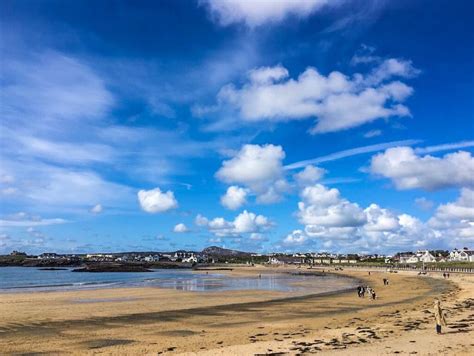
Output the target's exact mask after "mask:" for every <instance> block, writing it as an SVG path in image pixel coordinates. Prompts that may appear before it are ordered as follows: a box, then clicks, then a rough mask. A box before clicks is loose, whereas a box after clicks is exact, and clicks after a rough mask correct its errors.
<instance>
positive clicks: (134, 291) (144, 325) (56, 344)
mask: <svg viewBox="0 0 474 356" xmlns="http://www.w3.org/2000/svg"><path fill="white" fill-rule="evenodd" d="M284 270H285V271H288V272H296V271H297V269H291V268H289V269H284ZM199 272H203V271H199ZM268 272H271V273H275V272H283V269H281V268H279V269H272V270H269V269H268V268H267V267H263V268H255V269H252V270H248V269H246V270H237V271H236V270H234V271H228V272H226V274H228V275H229V276H239V275H242V274H249V273H250V274H253V275H255V274H256V273H268ZM315 272H316V271H315ZM371 272H372V273H371V275H370V276H369V275H368V274H367V272H361V271H359V270H358V271H351V270H348V269H345V270H344V271H342V272H332V271H331V274H335V275H339V276H344V275H349V276H351V277H353V278H358V279H360V280H362V281H363V283H364V285H366V284H370V285H371V286H374V287H375V289H376V291H377V294H378V295H379V299H378V300H375V301H371V300H368V298H365V299H364V300H362V299H361V298H358V297H357V295H356V292H355V290H353V289H349V290H346V291H339V292H329V293H325V294H316V295H314V294H309V295H303V296H295V295H293V296H289V295H288V293H283V292H265V291H263V292H262V291H258V292H255V291H233V292H218V293H214V292H212V293H206V292H203V293H201V292H200V293H194V292H184V291H174V290H163V289H158V288H117V289H103V290H94V291H92V290H83V291H68V292H52V293H33V295H29V294H26V295H25V294H20V293H19V294H15V296H16V298H15V297H12V295H10V294H2V295H0V308H3V310H4V311H6V313H5V320H4V321H0V336H1V337H0V348H1V349H2V350H5V351H6V352H7V353H22V352H27V351H28V350H36V351H37V352H50V353H54V352H56V353H73V354H84V353H85V354H93V353H95V352H99V351H100V352H101V353H104V354H117V353H129V354H157V353H159V352H162V353H177V354H180V353H183V354H189V355H195V354H203V355H216V354H221V355H241V354H255V353H264V354H265V353H275V352H284V353H287V354H296V353H305V352H313V351H324V352H333V351H336V350H337V351H338V352H341V351H342V350H343V349H344V350H347V351H348V352H351V353H352V354H353V353H354V352H356V353H357V352H359V351H360V352H362V353H360V354H364V353H363V351H364V350H366V351H367V352H366V353H365V354H372V353H375V351H374V350H371V349H370V347H373V345H379V346H380V344H386V343H390V342H392V341H393V340H396V339H397V338H403V337H404V335H407V334H413V333H418V332H424V331H426V330H430V329H431V327H432V326H433V325H434V324H433V322H432V321H430V320H429V317H428V316H427V315H428V314H425V315H424V316H423V315H422V317H423V318H424V319H422V318H421V317H417V316H416V313H422V314H424V313H423V312H422V310H427V311H429V310H430V309H431V302H432V299H433V297H434V296H442V298H445V299H446V298H447V300H448V301H449V299H450V298H451V299H452V300H453V301H455V302H457V301H458V300H459V296H460V293H461V294H462V293H463V288H468V289H469V290H468V292H472V291H473V290H474V289H473V279H472V276H460V277H459V278H465V279H466V280H467V281H468V284H466V286H467V287H464V286H462V287H461V288H460V287H458V286H457V285H458V284H459V281H458V277H455V278H454V279H455V280H453V281H446V280H443V279H439V278H437V277H436V276H432V277H425V276H423V277H419V276H415V275H413V273H408V272H405V273H397V274H388V273H384V272H374V271H371ZM386 276H388V278H389V279H390V280H391V282H393V285H392V286H390V287H387V288H384V287H382V286H381V278H382V277H386ZM307 282H308V281H307ZM309 283H310V282H309ZM290 294H291V293H290ZM7 306H8V309H7ZM3 310H2V311H3ZM397 311H398V313H395V312H397ZM394 313H395V314H394ZM414 318H415V319H414ZM416 318H418V319H416ZM358 319H360V320H358ZM392 319H393V320H392ZM411 319H413V320H411ZM414 320H419V321H416V322H415V324H413V322H414ZM473 321H474V319H473ZM448 322H449V318H448ZM397 323H401V324H400V325H402V326H401V327H398V326H396V325H395V326H394V325H392V324H397ZM410 323H411V324H410ZM425 323H426V324H427V326H426V327H425V326H424V325H425ZM428 324H429V325H428ZM403 325H405V326H403ZM406 325H408V326H406ZM410 325H411V326H410ZM367 327H369V328H370V329H357V328H367ZM405 327H406V328H409V330H404V328H405ZM400 328H402V329H401V330H399V329H400ZM469 329H470V330H469V331H467V332H468V333H470V334H469V335H472V325H471V324H470V325H469ZM361 330H365V334H363V335H366V334H367V335H369V336H370V335H372V337H368V336H363V335H362V334H360V332H359V331H361ZM344 335H345V336H344ZM347 335H349V336H347ZM454 335H455V336H459V335H458V334H454ZM455 336H453V335H449V337H451V338H452V337H455ZM463 336H464V337H467V335H466V334H465V333H464V334H463ZM433 337H436V335H434V336H433ZM333 339H337V340H338V341H337V342H335V341H334V340H333ZM19 340H22V342H21V343H20V342H19ZM25 340H26V341H25ZM315 340H320V341H321V340H322V342H320V341H317V342H316V341H315ZM331 340H333V341H331ZM362 340H363V341H362ZM71 341H72V342H71ZM412 341H413V340H412ZM407 343H408V341H407ZM416 345H418V344H417V343H411V342H410V343H408V344H407V345H405V346H406V347H414V346H416ZM457 345H458V347H460V352H462V348H463V347H464V346H463V343H462V341H457ZM379 346H377V347H379ZM465 346H466V347H468V346H469V345H465ZM400 347H401V348H403V346H400ZM318 349H320V350H318ZM269 350H272V351H269ZM358 350H359V351H358ZM364 352H365V351H364ZM417 352H418V354H423V352H421V351H420V350H418V351H417Z"/></svg>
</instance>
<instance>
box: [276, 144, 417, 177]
mask: <svg viewBox="0 0 474 356" xmlns="http://www.w3.org/2000/svg"><path fill="white" fill-rule="evenodd" d="M420 142H421V141H420V140H402V141H392V142H384V143H378V144H376V145H369V146H362V147H356V148H350V149H348V150H343V151H339V152H334V153H331V154H328V155H326V156H321V157H316V158H312V159H307V160H304V161H299V162H295V163H291V164H288V165H286V166H285V167H284V169H287V170H291V169H297V168H301V167H305V166H307V165H309V164H320V163H323V162H331V161H337V160H339V159H343V158H347V157H352V156H357V155H361V154H366V153H370V152H377V151H382V150H385V149H387V148H390V147H398V146H410V145H415V144H417V143H420Z"/></svg>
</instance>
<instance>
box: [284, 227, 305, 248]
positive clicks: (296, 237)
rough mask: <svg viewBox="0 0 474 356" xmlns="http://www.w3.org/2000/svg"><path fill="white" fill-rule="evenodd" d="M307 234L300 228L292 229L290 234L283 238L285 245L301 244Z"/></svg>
mask: <svg viewBox="0 0 474 356" xmlns="http://www.w3.org/2000/svg"><path fill="white" fill-rule="evenodd" d="M307 240H308V236H307V235H306V234H305V233H304V231H302V230H293V231H292V232H291V234H288V235H287V236H286V237H285V239H284V240H283V244H285V245H292V246H295V245H302V244H304V243H306V241H307Z"/></svg>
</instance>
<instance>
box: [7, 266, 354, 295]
mask: <svg viewBox="0 0 474 356" xmlns="http://www.w3.org/2000/svg"><path fill="white" fill-rule="evenodd" d="M71 270H72V269H66V270H57V271H45V270H40V269H38V268H33V267H0V292H2V293H5V292H26V291H56V290H81V289H97V288H117V287H158V288H170V289H175V290H184V291H196V292H204V291H229V290H265V291H280V292H295V291H296V292H298V291H304V290H307V289H308V283H301V282H305V281H306V282H310V284H309V285H310V287H311V289H313V288H315V289H317V291H319V292H328V291H334V290H339V289H343V287H349V285H351V284H352V283H351V280H349V279H347V280H341V278H338V277H332V276H329V275H328V276H325V277H317V276H294V275H289V274H281V273H278V274H263V275H262V277H261V278H258V276H257V275H255V276H238V277H229V276H228V275H224V274H219V273H209V274H205V273H203V272H200V273H196V272H193V271H191V270H153V272H103V273H74V272H71Z"/></svg>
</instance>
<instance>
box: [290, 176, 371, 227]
mask: <svg viewBox="0 0 474 356" xmlns="http://www.w3.org/2000/svg"><path fill="white" fill-rule="evenodd" d="M301 197H302V198H303V201H300V202H299V203H298V209H299V211H298V218H299V220H300V222H301V223H302V224H304V225H318V226H325V227H331V226H333V227H350V226H360V225H362V224H364V223H365V222H366V216H365V214H364V212H363V211H362V209H361V208H360V207H359V206H358V205H357V204H354V203H350V202H349V201H347V200H346V199H343V198H341V197H340V193H339V191H338V190H337V189H335V188H333V189H328V188H326V187H325V186H323V185H321V184H316V185H314V186H309V187H306V188H305V189H304V190H303V191H302V193H301Z"/></svg>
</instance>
